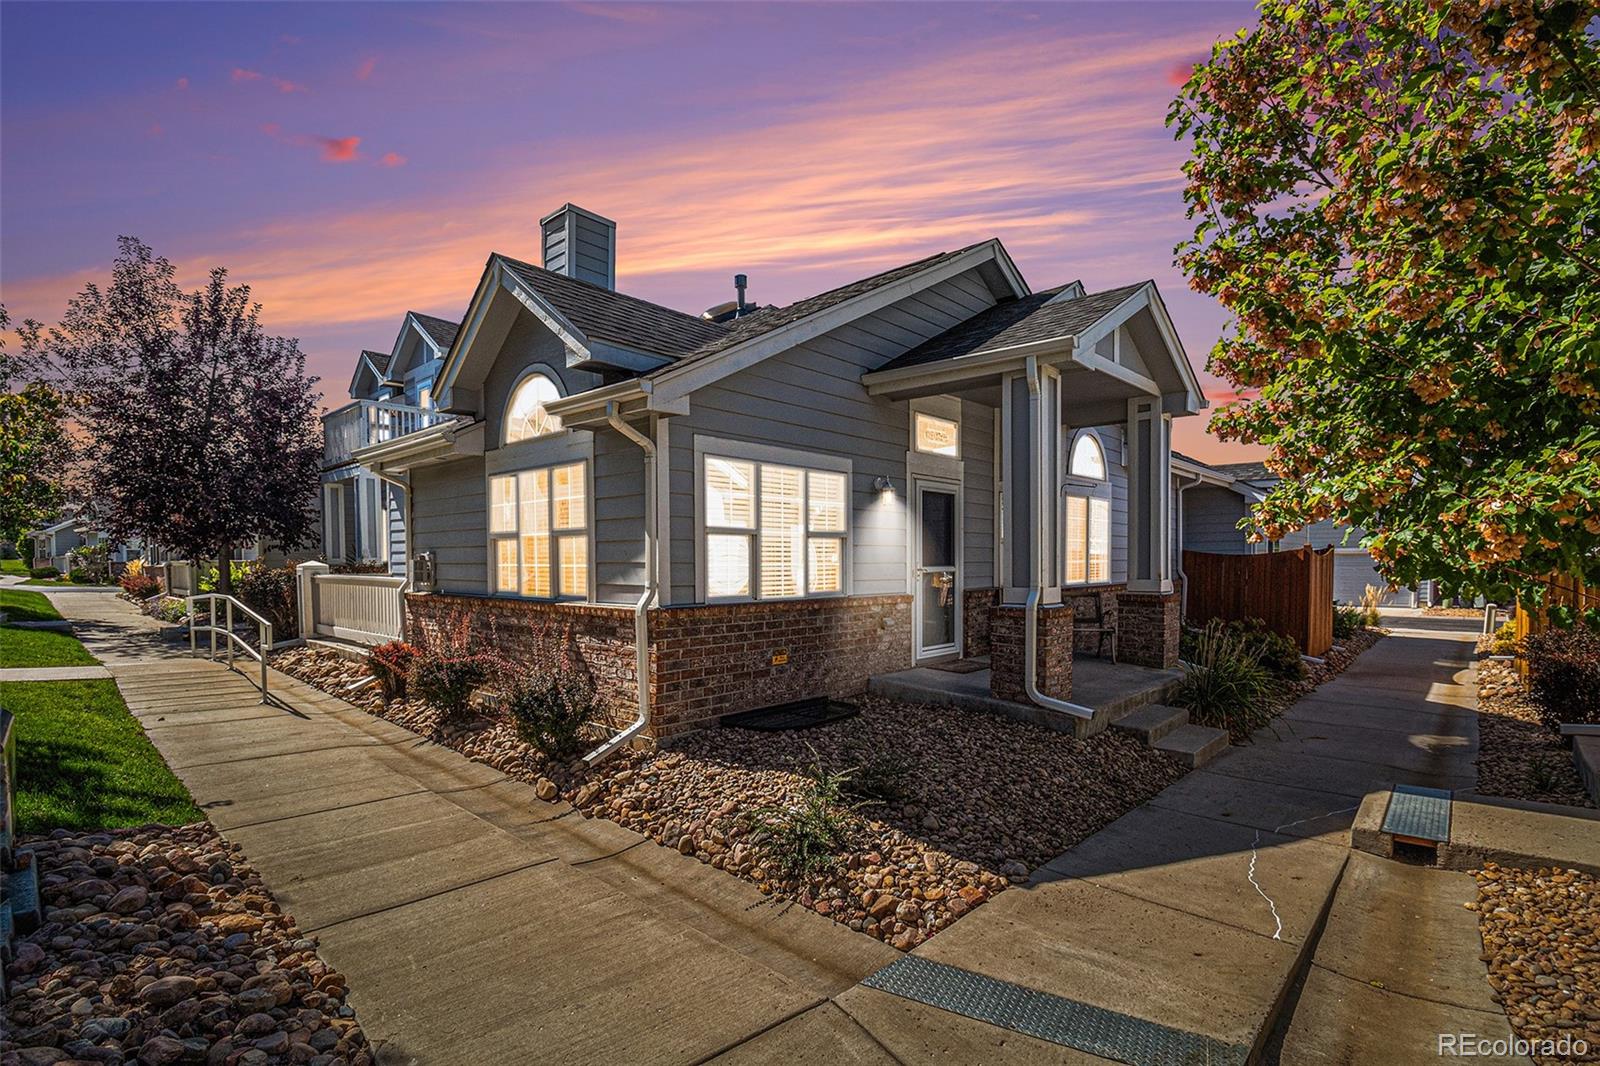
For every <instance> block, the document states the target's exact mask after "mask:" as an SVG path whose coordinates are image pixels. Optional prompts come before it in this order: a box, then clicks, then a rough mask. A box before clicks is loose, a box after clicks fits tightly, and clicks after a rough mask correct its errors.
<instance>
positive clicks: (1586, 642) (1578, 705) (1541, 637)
mask: <svg viewBox="0 0 1600 1066" xmlns="http://www.w3.org/2000/svg"><path fill="white" fill-rule="evenodd" d="M1522 653H1523V655H1524V656H1525V657H1526V659H1527V662H1528V693H1529V695H1530V696H1532V697H1533V703H1534V706H1535V707H1537V708H1538V710H1539V717H1541V718H1542V719H1544V722H1545V724H1546V725H1548V726H1550V727H1551V728H1552V729H1554V728H1556V727H1558V726H1560V725H1561V724H1562V723H1581V724H1585V725H1600V631H1596V630H1595V629H1593V628H1591V627H1589V626H1586V625H1581V624H1580V625H1576V626H1573V627H1572V628H1571V629H1546V630H1544V631H1543V632H1541V633H1533V634H1530V635H1529V636H1528V637H1527V639H1525V640H1524V641H1523V642H1522Z"/></svg>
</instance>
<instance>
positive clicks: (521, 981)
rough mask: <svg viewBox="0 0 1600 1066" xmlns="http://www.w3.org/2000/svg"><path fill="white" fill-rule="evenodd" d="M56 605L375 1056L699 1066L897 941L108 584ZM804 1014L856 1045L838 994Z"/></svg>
mask: <svg viewBox="0 0 1600 1066" xmlns="http://www.w3.org/2000/svg"><path fill="white" fill-rule="evenodd" d="M61 606H62V608H63V610H64V611H67V612H70V613H71V614H72V615H73V616H74V618H75V620H80V624H79V632H80V633H82V634H83V635H84V639H85V643H86V644H88V646H89V647H90V650H91V651H93V652H94V653H95V654H97V655H99V656H100V657H101V658H102V659H103V660H105V661H106V662H107V663H108V664H110V665H111V669H112V673H113V674H114V675H115V677H116V679H117V683H118V686H119V687H120V688H121V690H122V692H123V695H124V697H125V698H126V700H127V702H128V706H129V708H130V709H131V710H132V712H133V713H134V715H135V716H136V717H137V718H138V719H139V721H140V723H141V724H142V725H143V726H144V728H145V730H146V731H147V732H148V734H149V735H150V738H151V740H152V741H153V742H154V743H155V745H156V747H157V748H158V749H159V750H160V751H161V753H162V755H163V756H164V757H165V758H166V760H167V762H168V764H169V765H170V766H171V767H172V768H173V770H174V772H176V773H177V775H178V776H179V777H180V778H181V779H182V780H183V781H184V783H185V784H186V785H187V786H188V787H189V789H190V791H191V792H192V793H193V794H194V797H195V801H196V803H198V804H199V805H200V807H201V808H202V809H204V810H205V811H206V813H207V816H208V817H209V818H210V819H211V820H212V822H213V823H214V824H215V825H216V826H217V828H218V829H219V830H220V831H221V832H222V833H223V835H224V836H226V837H228V838H229V839H230V840H233V841H236V842H238V843H239V844H240V845H241V846H242V847H243V848H244V850H245V853H246V854H247V855H248V856H249V858H250V860H251V861H252V862H253V863H254V864H255V865H256V866H257V867H258V869H259V870H260V871H261V874H262V876H263V877H264V878H265V879H266V881H267V883H268V884H269V885H270V886H271V887H272V889H273V892H274V894H275V895H276V897H277V899H278V901H279V902H280V903H281V904H282V905H283V907H284V908H285V910H287V911H289V912H290V913H292V914H293V915H295V917H296V919H297V920H298V921H299V923H300V926H301V928H302V929H303V930H305V931H307V932H314V933H315V934H316V935H317V936H318V937H319V939H320V940H321V944H322V951H323V954H324V956H325V957H326V958H327V959H328V961H329V963H330V964H332V965H333V966H335V967H337V968H338V969H340V970H342V971H343V972H344V973H345V974H346V975H347V976H348V977H349V979H350V987H351V989H352V993H351V999H350V1001H351V1003H352V1004H353V1005H354V1006H355V1008H356V1009H357V1011H358V1012H359V1015H360V1017H361V1020H362V1025H363V1028H364V1029H365V1030H366V1032H367V1034H368V1036H369V1037H370V1038H371V1039H372V1040H373V1041H374V1043H375V1044H376V1045H378V1046H379V1047H380V1049H381V1053H380V1061H382V1062H384V1063H473V1064H480V1063H481V1064H493V1063H517V1064H522V1063H527V1062H530V1061H536V1060H549V1061H564V1062H636V1061H651V1062H696V1061H701V1060H704V1059H707V1058H710V1057H713V1056H715V1055H717V1054H719V1053H721V1052H724V1051H728V1050H730V1049H734V1048H737V1047H739V1046H741V1045H743V1044H744V1043H746V1042H747V1041H749V1040H751V1039H753V1038H755V1037H758V1036H759V1035H760V1034H762V1033H764V1032H766V1031H767V1030H770V1029H772V1028H774V1027H777V1026H780V1025H782V1023H784V1022H785V1021H787V1020H789V1019H791V1018H794V1017H797V1016H800V1015H804V1014H806V1013H807V1012H810V1011H812V1010H813V1009H814V1008H818V1007H821V1006H824V1005H825V1004H826V1003H827V1001H828V999H829V997H830V996H832V995H834V994H836V993H838V992H841V991H843V990H844V989H846V988H849V987H850V986H852V985H854V984H855V983H856V982H857V981H858V980H859V979H860V978H861V977H863V976H864V975H866V974H868V973H870V972H872V971H873V970H875V969H877V968H879V967H880V966H882V965H883V964H884V963H886V962H888V961H889V960H890V959H892V958H893V957H895V955H896V953H895V952H894V951H893V950H892V949H890V948H888V947H887V946H885V945H883V944H881V943H879V942H878V941H876V940H872V939H870V938H868V937H864V936H861V935H859V934H856V933H852V932H850V931H849V930H848V929H845V928H844V927H843V926H840V925H837V924H835V923H833V922H831V921H829V920H827V919H826V918H823V917H821V916H819V915H817V914H815V913H813V912H811V911H809V910H805V909H803V908H799V907H789V906H785V905H783V904H781V903H777V902H774V901H771V900H769V899H767V898H766V897H764V896H762V895H761V894H760V893H759V892H758V891H757V890H756V889H755V887H754V886H752V885H750V884H748V883H746V882H743V881H739V880H737V879H735V878H732V877H728V876H726V875H724V874H721V873H720V872H717V871H714V870H710V869H708V868H706V867H704V866H702V865H701V864H700V863H698V862H696V861H695V860H694V859H692V858H686V857H684V856H681V855H678V854H677V853H676V852H672V851H669V850H667V849H664V848H660V847H658V846H656V845H655V844H654V843H653V842H650V841H647V840H646V839H645V838H643V837H641V836H639V835H637V834H635V833H632V832H629V831H627V830H624V829H622V828H620V827H618V826H616V825H614V824H612V823H610V822H605V821H602V820H589V819H585V818H583V817H581V816H579V815H577V814H576V813H575V812H573V811H572V810H571V808H570V807H568V806H567V805H566V804H549V803H544V802H541V801H540V800H539V799H538V798H537V797H535V795H534V794H533V790H532V788H531V786H528V785H525V784H523V783H521V782H517V781H513V780H510V779H508V778H507V777H506V776H505V775H504V774H501V773H500V772H498V771H496V770H493V769H491V768H489V767H487V766H484V765H482V764H479V763H475V762H471V761H469V760H467V759H465V758H463V757H462V756H460V755H458V754H456V753H455V752H453V751H451V750H449V749H446V748H442V747H440V746H438V745H434V744H432V743H430V742H428V741H425V740H422V739H421V738H419V737H417V736H416V735H414V734H412V733H410V732H408V731H406V730H404V729H402V728H401V727H399V726H397V725H394V724H392V723H389V722H386V721H384V720H382V719H377V718H373V717H371V716H369V715H367V714H365V713H363V712H361V711H359V710H356V709H355V708H353V707H351V706H350V705H348V704H346V703H344V702H343V701H340V700H337V699H335V698H333V697H330V696H327V695H325V694H323V693H321V692H319V691H317V690H315V689H312V688H310V687H308V686H306V685H303V684H301V683H300V682H298V681H295V680H293V679H291V678H288V677H286V676H284V675H281V674H277V673H275V672H274V673H273V674H272V676H271V687H272V692H273V696H274V700H275V705H271V706H262V705H261V704H260V703H259V702H258V700H259V696H258V692H257V690H256V689H255V687H254V686H253V685H252V684H251V683H250V681H249V680H247V679H246V678H245V677H244V676H242V675H240V674H237V673H231V672H229V671H228V670H226V669H225V668H224V667H222V666H219V665H215V664H211V663H207V662H204V661H196V660H189V659H187V658H186V657H183V656H181V655H173V654H170V653H171V652H173V651H174V650H175V649H172V648H170V647H168V646H167V643H166V642H164V641H162V640H161V639H160V637H159V635H157V634H156V633H155V632H154V631H153V630H152V629H151V627H148V626H145V625H143V624H142V623H141V622H139V621H137V616H136V615H134V614H133V612H132V611H131V609H130V608H127V605H125V604H122V603H121V602H120V601H117V600H115V599H113V598H111V597H103V598H99V599H98V600H97V599H95V598H90V597H81V598H79V597H74V600H73V602H72V603H71V604H66V603H63V604H61ZM141 645H144V646H146V647H148V648H150V649H151V650H155V651H157V652H158V653H159V652H161V651H165V652H167V653H168V654H166V655H164V656H162V657H155V658H148V659H146V658H143V657H141V656H133V655H130V654H129V652H130V649H131V648H133V647H138V646H141ZM810 1024H812V1025H814V1026H819V1027H820V1030H826V1031H828V1032H830V1033H834V1034H835V1035H838V1036H839V1038H840V1039H843V1040H847V1041H848V1040H856V1041H866V1042H867V1043H868V1044H870V1043H871V1041H870V1038H868V1037H866V1036H865V1034H864V1033H862V1032H861V1031H860V1030H859V1028H858V1027H857V1026H856V1025H855V1023H854V1022H851V1021H850V1020H849V1019H848V1018H846V1017H844V1016H843V1015H842V1014H841V1013H839V1012H837V1011H834V1012H833V1013H831V1014H829V1013H824V1014H820V1015H816V1016H815V1017H814V1019H813V1021H812V1022H811V1023H810Z"/></svg>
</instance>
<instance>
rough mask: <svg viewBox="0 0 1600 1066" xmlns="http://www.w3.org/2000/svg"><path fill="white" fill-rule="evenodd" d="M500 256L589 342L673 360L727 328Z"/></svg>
mask: <svg viewBox="0 0 1600 1066" xmlns="http://www.w3.org/2000/svg"><path fill="white" fill-rule="evenodd" d="M500 259H501V260H502V261H503V262H504V263H505V265H506V266H507V267H508V268H510V270H511V271H512V272H513V273H514V274H516V275H517V277H519V278H521V279H522V281H523V282H524V283H526V284H527V286H528V287H529V288H531V289H532V290H533V291H534V292H536V293H538V294H539V295H540V296H542V297H544V298H545V299H546V300H549V301H550V303H551V305H552V306H553V307H555V309H556V310H558V311H560V312H561V313H562V315H564V316H565V317H566V319H567V321H569V322H571V323H572V324H573V325H574V326H576V327H578V329H579V330H581V331H582V332H583V335H584V336H585V337H588V338H590V339H591V340H598V341H608V342H610V343H612V344H617V345H621V346H622V347H624V348H632V349H634V350H635V351H641V352H650V353H653V354H655V355H665V356H670V357H673V358H681V357H682V356H684V355H686V354H688V353H689V352H692V351H694V350H695V349H696V348H699V347H701V346H702V345H705V344H709V343H711V342H712V341H714V340H716V339H718V338H720V337H721V336H722V335H723V334H724V333H725V332H727V327H726V326H723V325H719V324H718V323H716V322H708V321H707V320H705V319H703V318H701V317H700V316H698V315H689V314H685V313H684V312H682V311H674V310H673V309H672V308H670V307H662V306H661V305H660V304H653V303H651V302H650V301H648V300H641V299H639V298H638V297H636V296H627V295H625V294H623V293H620V292H615V291H613V290H611V289H606V288H602V287H601V286H599V285H591V284H590V283H589V282H587V281H580V280H578V279H577V278H569V277H567V276H566V275H565V274H557V273H554V272H553V271H549V270H545V269H544V268H543V267H536V266H533V265H532V264H529V263H523V262H520V261H518V260H516V259H511V258H509V257H507V256H500Z"/></svg>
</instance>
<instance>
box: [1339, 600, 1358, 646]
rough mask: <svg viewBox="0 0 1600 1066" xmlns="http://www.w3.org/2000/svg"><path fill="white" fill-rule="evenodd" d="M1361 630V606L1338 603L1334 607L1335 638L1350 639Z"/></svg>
mask: <svg viewBox="0 0 1600 1066" xmlns="http://www.w3.org/2000/svg"><path fill="white" fill-rule="evenodd" d="M1359 632H1361V608H1359V607H1353V606H1351V605H1349V604H1336V605H1335V606H1334V608H1333V639H1334V640H1350V639H1352V638H1354V637H1355V635H1356V634H1357V633H1359Z"/></svg>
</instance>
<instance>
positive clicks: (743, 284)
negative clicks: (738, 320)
mask: <svg viewBox="0 0 1600 1066" xmlns="http://www.w3.org/2000/svg"><path fill="white" fill-rule="evenodd" d="M749 285H750V279H749V278H747V277H745V276H744V275H743V274H735V275H734V276H733V290H734V291H735V292H737V293H738V294H739V296H738V299H737V300H736V301H735V302H734V311H733V313H734V315H735V316H736V317H737V316H738V315H742V314H744V313H745V312H746V311H748V310H750V305H749V304H747V303H746V302H745V299H744V290H745V289H746V288H748V287H749Z"/></svg>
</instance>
